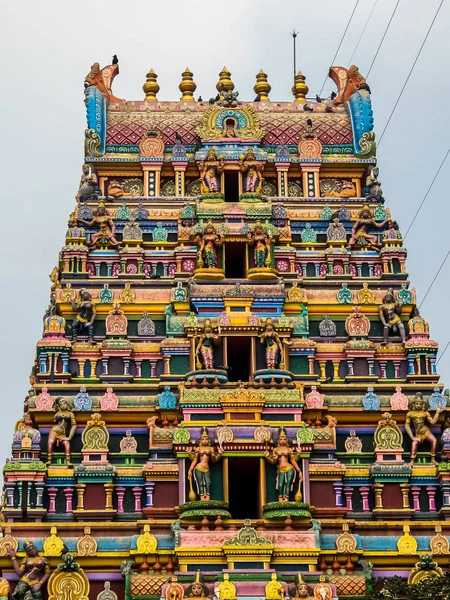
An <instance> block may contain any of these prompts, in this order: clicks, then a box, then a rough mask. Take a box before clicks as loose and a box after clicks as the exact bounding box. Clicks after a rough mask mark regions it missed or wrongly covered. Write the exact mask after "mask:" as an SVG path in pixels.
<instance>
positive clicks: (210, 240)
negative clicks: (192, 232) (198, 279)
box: [196, 222, 223, 269]
mask: <svg viewBox="0 0 450 600" xmlns="http://www.w3.org/2000/svg"><path fill="white" fill-rule="evenodd" d="M196 241H197V245H198V246H199V249H198V252H197V266H198V267H199V268H200V269H202V268H203V267H204V265H206V266H207V267H208V268H209V269H213V268H215V269H216V268H217V252H216V248H219V247H220V246H222V244H223V239H222V236H221V235H220V234H218V233H216V228H215V227H214V225H213V224H212V223H211V222H208V224H207V225H206V227H205V230H204V232H203V233H200V234H198V235H197V240H196Z"/></svg>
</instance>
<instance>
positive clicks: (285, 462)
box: [264, 427, 303, 502]
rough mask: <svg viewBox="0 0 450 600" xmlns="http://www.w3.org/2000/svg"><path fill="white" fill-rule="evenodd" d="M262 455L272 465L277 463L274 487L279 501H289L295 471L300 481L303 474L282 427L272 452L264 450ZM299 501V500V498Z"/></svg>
mask: <svg viewBox="0 0 450 600" xmlns="http://www.w3.org/2000/svg"><path fill="white" fill-rule="evenodd" d="M264 456H265V457H266V459H267V460H268V461H269V462H270V464H272V465H277V481H276V489H277V491H278V501H279V502H289V494H290V492H291V490H292V488H293V485H294V481H295V472H296V471H297V473H298V477H299V489H300V483H301V482H302V481H303V475H302V472H301V470H300V467H299V466H298V463H297V456H296V454H295V453H294V451H293V450H292V448H290V445H289V440H288V437H287V435H286V433H285V431H284V428H283V427H282V428H281V429H280V432H279V434H278V440H277V445H276V447H275V448H274V449H273V451H272V454H271V453H270V452H269V451H268V450H266V451H265V452H264ZM299 502H300V500H299Z"/></svg>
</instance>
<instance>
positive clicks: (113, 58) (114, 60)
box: [112, 54, 119, 65]
mask: <svg viewBox="0 0 450 600" xmlns="http://www.w3.org/2000/svg"><path fill="white" fill-rule="evenodd" d="M112 64H113V65H118V64H119V59H118V58H117V54H114V56H113V57H112Z"/></svg>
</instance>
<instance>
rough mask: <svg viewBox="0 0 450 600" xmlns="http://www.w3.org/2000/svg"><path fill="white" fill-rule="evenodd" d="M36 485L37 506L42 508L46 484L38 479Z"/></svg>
mask: <svg viewBox="0 0 450 600" xmlns="http://www.w3.org/2000/svg"><path fill="white" fill-rule="evenodd" d="M34 487H35V488H36V508H42V506H43V496H44V487H45V484H44V482H43V481H36V482H35V484H34Z"/></svg>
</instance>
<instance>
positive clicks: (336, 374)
mask: <svg viewBox="0 0 450 600" xmlns="http://www.w3.org/2000/svg"><path fill="white" fill-rule="evenodd" d="M340 364H341V361H340V360H333V377H334V379H339V365H340Z"/></svg>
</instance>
